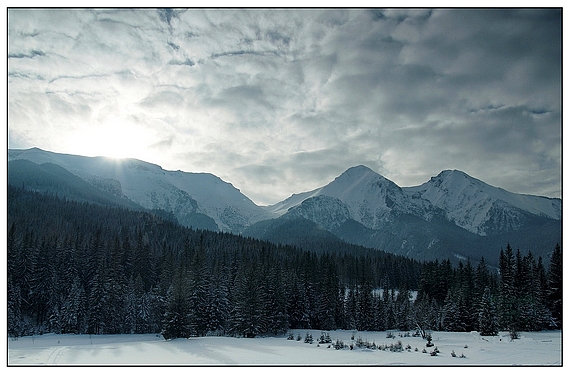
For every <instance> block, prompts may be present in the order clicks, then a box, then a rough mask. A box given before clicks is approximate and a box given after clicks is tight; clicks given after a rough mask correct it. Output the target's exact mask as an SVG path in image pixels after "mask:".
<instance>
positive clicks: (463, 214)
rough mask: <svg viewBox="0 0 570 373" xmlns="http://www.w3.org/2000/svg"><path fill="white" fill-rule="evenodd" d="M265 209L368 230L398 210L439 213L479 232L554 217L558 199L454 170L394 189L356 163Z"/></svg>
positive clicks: (516, 227) (422, 215)
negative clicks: (511, 189)
mask: <svg viewBox="0 0 570 373" xmlns="http://www.w3.org/2000/svg"><path fill="white" fill-rule="evenodd" d="M325 196H326V197H327V198H323V197H325ZM267 209H268V210H269V211H271V212H274V213H277V214H280V215H283V214H286V213H287V214H288V215H295V216H302V217H304V218H307V219H309V220H313V221H315V222H317V223H322V221H324V220H326V219H327V218H325V217H324V216H325V215H328V216H336V220H335V221H334V222H328V223H325V224H323V226H324V227H334V226H338V225H340V224H342V223H343V222H344V221H346V220H348V219H353V220H355V221H357V222H358V223H361V224H362V225H364V226H365V227H367V228H370V229H379V228H381V227H383V226H385V224H386V223H387V222H390V221H393V220H394V218H395V216H398V215H402V214H409V215H413V216H417V217H420V218H422V219H423V220H425V221H430V220H432V218H433V217H434V216H444V217H445V218H446V219H447V220H449V221H450V222H452V223H453V224H455V225H457V226H459V227H461V228H463V229H465V230H467V231H469V232H471V233H475V234H477V235H481V236H485V235H488V234H497V233H504V232H508V231H516V230H519V229H521V228H522V227H523V226H524V225H525V223H526V222H528V221H529V220H532V219H533V218H547V219H554V220H559V219H560V218H561V211H562V202H561V200H560V199H556V198H546V197H538V196H531V195H523V194H515V193H511V192H508V191H506V190H504V189H501V188H496V187H493V186H491V185H488V184H486V183H484V182H482V181H481V180H478V179H475V178H473V177H471V176H469V175H467V174H466V173H464V172H462V171H457V170H453V171H450V170H446V171H443V172H441V173H440V174H439V175H438V176H435V177H432V178H431V179H430V180H429V181H428V182H426V183H424V184H422V185H419V186H415V187H404V188H400V187H399V186H398V185H396V184H395V183H394V182H392V181H390V180H388V179H386V178H385V177H383V176H381V175H379V174H377V173H376V172H374V171H373V170H371V169H370V168H368V167H365V166H356V167H352V168H350V169H348V170H347V171H345V172H344V173H343V174H341V175H340V176H339V177H337V178H336V179H335V180H334V181H332V182H331V183H329V184H327V185H326V186H323V187H321V188H318V189H315V190H313V191H310V192H305V193H300V194H294V195H292V196H291V197H289V198H287V199H286V200H284V201H282V202H279V203H277V204H275V205H272V206H268V207H267ZM329 220H330V219H329Z"/></svg>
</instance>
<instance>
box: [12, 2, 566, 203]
mask: <svg viewBox="0 0 570 373" xmlns="http://www.w3.org/2000/svg"><path fill="white" fill-rule="evenodd" d="M561 23H562V19H561V11H559V10H536V9H535V10H520V9H519V10H485V9H478V10H464V9H451V10H444V9H435V10H419V9H418V10H416V9H396V10H389V9H378V10H371V9H364V10H351V9H330V10H316V9H298V10H293V9H288V10H274V9H273V10H272V9H270V10H259V9H250V10H228V9H225V10H221V9H212V10H202V9H187V10H181V9H180V10H179V9H176V10H163V9H160V10H157V9H144V10H133V9H120V10H119V9H117V10H115V9H112V10H103V9H97V10H57V9H44V10H18V9H11V10H9V11H8V25H7V26H8V146H9V148H29V147H34V146H37V147H40V148H42V149H45V150H50V151H55V152H62V153H72V154H81V155H88V156H96V155H105V156H115V157H133V158H139V159H142V160H145V161H148V162H152V163H156V164H159V165H161V166H162V167H163V168H165V169H167V170H179V169H180V170H183V171H188V172H210V173H213V174H215V175H217V176H219V177H221V178H222V179H224V180H225V181H228V182H231V183H232V184H233V185H234V186H236V187H237V188H239V189H240V190H241V191H242V192H243V193H244V194H246V195H247V196H248V197H250V198H251V199H252V200H253V201H254V202H256V203H258V204H262V205H264V204H272V203H276V202H278V201H280V200H282V199H284V198H286V197H288V196H290V195H291V194H292V193H299V192H302V191H307V190H310V189H314V188H317V187H320V186H322V185H325V184H326V183H328V182H330V181H331V180H333V179H334V178H335V177H336V176H338V175H339V174H340V173H342V172H343V171H344V170H346V169H347V168H348V167H351V166H355V165H359V164H364V165H366V166H368V167H370V168H372V169H373V170H375V171H377V172H378V173H380V174H382V175H383V176H385V177H387V178H388V179H390V180H392V181H394V182H396V183H397V184H398V185H400V186H412V185H418V184H421V183H423V182H425V181H427V180H429V178H430V177H431V176H435V175H437V174H438V173H439V172H441V171H442V170H444V169H459V170H463V171H465V172H467V173H468V174H470V175H472V176H474V177H477V178H479V179H481V180H483V181H485V182H487V183H489V184H491V185H495V186H500V187H502V188H505V189H507V190H509V191H513V192H518V193H527V194H538V195H545V196H550V197H560V195H561V163H562V158H561V152H562V136H561V130H562V124H561V110H562V102H561V89H562V83H561V70H562V66H561V59H562V54H561V53H562V52H561V50H562V37H561V33H562V28H561Z"/></svg>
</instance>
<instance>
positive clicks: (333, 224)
mask: <svg viewBox="0 0 570 373" xmlns="http://www.w3.org/2000/svg"><path fill="white" fill-rule="evenodd" d="M15 160H20V162H19V163H18V162H12V161H15ZM8 161H9V163H8V170H9V172H8V174H9V179H10V178H12V179H13V181H16V182H17V183H19V185H22V183H23V182H24V183H26V181H28V182H27V185H33V184H34V183H36V184H35V185H36V186H37V185H40V184H41V183H42V182H43V183H44V184H43V185H44V191H46V190H49V191H50V192H53V191H54V188H55V189H56V192H57V185H59V184H60V183H61V182H63V183H65V184H66V188H67V193H68V194H69V193H70V192H69V191H70V190H73V191H74V192H73V193H75V194H74V196H75V197H77V196H80V198H79V199H82V200H86V198H85V196H96V198H97V200H99V201H112V202H113V203H116V202H117V201H119V202H120V201H128V203H126V204H125V207H127V208H132V206H133V205H134V204H136V205H138V206H141V207H143V208H146V209H158V210H165V211H166V212H169V213H172V214H173V215H174V216H175V217H176V218H177V220H178V221H179V222H180V223H181V224H183V225H186V226H192V227H194V228H201V229H210V230H222V231H229V232H234V233H241V234H243V235H246V236H251V237H255V238H259V239H267V240H274V241H279V242H281V243H288V244H289V243H293V244H295V243H305V244H306V245H309V246H310V245H313V246H314V245H315V244H323V242H325V241H326V242H334V240H335V239H336V238H339V239H342V240H344V241H347V242H349V243H352V244H357V245H362V246H367V247H372V248H376V249H382V250H385V251H388V252H392V253H395V254H400V255H405V256H408V257H413V258H416V259H419V260H423V259H430V260H431V259H437V258H442V259H444V258H449V257H453V256H455V257H471V258H480V257H481V256H482V255H485V256H486V257H490V258H491V260H492V259H495V258H496V257H497V255H496V253H491V252H485V250H491V249H492V250H499V249H500V248H501V247H504V246H505V245H506V243H507V242H510V243H511V244H512V245H513V246H514V247H517V245H518V247H520V248H521V250H523V251H525V250H533V251H535V252H536V253H537V256H538V255H545V253H546V251H545V250H552V249H553V248H554V246H555V244H556V243H558V242H560V241H561V238H562V233H561V232H562V224H561V214H562V201H561V200H560V199H558V198H546V197H537V196H530V195H522V194H515V193H511V192H508V191H506V190H503V189H501V188H496V187H493V186H491V185H488V184H486V183H484V182H482V181H481V180H478V179H475V178H473V177H471V176H469V175H467V174H465V173H464V172H461V171H456V170H454V171H449V170H447V171H443V172H441V173H440V174H439V175H437V176H435V177H432V178H431V179H430V180H429V181H427V182H426V183H424V184H422V185H419V186H414V187H404V188H402V187H399V186H398V185H396V184H395V183H394V182H392V181H390V180H388V179H386V178H385V177H383V176H381V175H379V174H378V173H376V172H374V171H373V170H371V169H370V168H368V167H365V166H356V167H352V168H349V169H348V170H346V171H345V172H344V173H342V174H341V175H340V176H338V177H337V178H336V179H334V180H333V181H331V182H330V183H329V184H327V185H325V186H323V187H321V188H318V189H315V190H312V191H308V192H304V193H299V194H294V195H292V196H291V197H289V198H287V199H285V200H284V201H281V202H279V203H277V204H275V205H272V206H266V207H260V206H257V205H255V204H254V203H253V202H252V201H251V200H250V199H249V198H247V197H246V196H245V195H243V194H242V193H241V192H240V191H239V190H238V189H236V188H235V187H234V186H233V185H231V184H230V183H227V182H225V181H223V180H221V179H220V178H219V177H217V176H215V175H212V174H207V173H189V172H182V171H167V170H164V169H162V167H160V166H158V165H155V164H151V163H147V162H143V161H140V160H136V159H122V160H117V159H112V158H105V157H83V156H76V155H67V154H58V153H52V152H47V151H43V150H40V149H37V148H32V149H28V150H9V151H8ZM25 161H31V162H33V164H35V165H37V166H36V167H31V166H30V165H31V164H32V163H29V162H28V163H27V164H26V162H25ZM58 167H60V169H59V170H58V169H57V168H58ZM18 172H19V173H20V174H19V175H15V174H16V173H18ZM66 173H67V174H66ZM36 174H37V175H38V177H40V174H41V178H51V179H50V180H52V181H50V182H49V183H48V184H49V187H47V188H45V185H48V184H46V182H45V181H40V182H37V180H35V181H34V180H32V179H33V177H34V175H36ZM30 175H31V176H30ZM66 175H67V176H66ZM69 175H72V176H73V177H71V176H69ZM30 178H32V179H30ZM54 178H57V182H54V181H53V180H55V179H54ZM36 179H37V177H36ZM79 179H80V180H79ZM9 181H10V180H9ZM30 181H32V182H30ZM82 183H83V184H82ZM40 186H41V185H40ZM39 189H41V188H39ZM60 194H61V195H65V193H60ZM87 199H88V198H87ZM92 199H93V198H92ZM284 238H286V239H284ZM317 241H318V243H317Z"/></svg>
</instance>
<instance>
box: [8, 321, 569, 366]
mask: <svg viewBox="0 0 570 373" xmlns="http://www.w3.org/2000/svg"><path fill="white" fill-rule="evenodd" d="M307 332H309V333H311V334H312V335H313V338H314V342H313V344H308V343H303V340H301V341H296V340H292V341H291V340H287V337H286V336H277V337H266V338H254V339H247V338H231V337H201V338H190V339H176V340H171V341H165V340H164V339H163V338H162V337H161V336H157V335H155V334H144V335H97V336H89V335H56V334H46V335H42V336H34V337H21V338H18V339H16V340H11V339H9V340H8V365H9V366H16V365H29V366H36V365H51V366H55V365H75V366H88V365H128V366H133V365H145V366H149V365H199V366H208V365H222V366H236V365H247V366H249V365H263V366H268V365H277V366H281V365H284V366H291V365H301V366H311V365H314V366H324V365H329V366H343V365H344V366H353V365H379V366H442V365H451V366H469V365H474V366H481V365H489V366H515V365H526V366H553V365H554V366H561V365H562V349H561V341H562V337H561V332H560V331H547V332H526V333H521V338H520V339H518V340H514V341H511V340H510V338H509V336H508V333H506V332H503V333H500V334H499V335H498V336H495V337H481V336H480V335H479V334H478V333H477V332H471V333H447V332H433V333H432V336H433V343H434V345H435V346H437V347H438V349H439V351H440V353H439V354H438V355H437V356H431V355H430V353H429V352H431V351H433V349H434V347H429V348H428V347H425V342H426V341H425V340H423V339H421V338H419V337H404V336H400V335H399V334H400V332H397V331H396V332H394V334H395V336H396V338H394V339H392V338H386V332H353V331H345V330H336V331H330V332H329V333H330V337H331V339H332V341H333V343H334V342H335V341H336V340H337V339H340V340H342V341H343V342H344V343H345V344H352V343H354V342H355V341H356V339H358V337H361V338H362V340H363V341H368V342H374V343H375V344H376V345H390V344H395V343H396V342H397V341H401V342H402V345H403V346H404V347H406V346H407V345H410V347H411V348H410V350H409V351H407V350H404V351H402V352H390V351H380V350H370V349H361V348H356V347H355V348H354V349H353V350H349V349H346V350H338V351H337V350H335V349H334V348H332V347H328V346H329V344H323V345H318V343H317V340H318V338H319V337H320V335H321V331H318V330H309V331H307V330H294V331H292V333H293V334H294V336H295V337H296V336H297V335H300V336H301V337H302V339H304V337H305V335H306V333H307ZM353 335H355V339H354V340H352V339H351V337H352V336H353ZM416 349H417V351H416ZM423 349H425V350H426V353H423V352H422V350H423ZM452 351H454V352H455V353H456V354H457V356H458V357H452V356H451V352H452ZM461 354H464V355H465V356H466V357H465V358H459V356H460V355H461Z"/></svg>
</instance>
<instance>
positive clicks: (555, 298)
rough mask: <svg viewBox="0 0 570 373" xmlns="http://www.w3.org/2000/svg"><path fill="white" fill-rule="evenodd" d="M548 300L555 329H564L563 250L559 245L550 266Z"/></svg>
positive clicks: (555, 249)
mask: <svg viewBox="0 0 570 373" xmlns="http://www.w3.org/2000/svg"><path fill="white" fill-rule="evenodd" d="M546 299H547V303H548V307H549V308H550V312H551V313H552V321H553V327H555V328H557V329H562V249H561V247H560V245H559V244H556V247H555V248H554V251H553V252H552V256H551V258H550V265H549V266H548V274H547V290H546Z"/></svg>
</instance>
